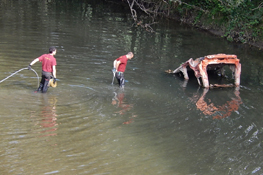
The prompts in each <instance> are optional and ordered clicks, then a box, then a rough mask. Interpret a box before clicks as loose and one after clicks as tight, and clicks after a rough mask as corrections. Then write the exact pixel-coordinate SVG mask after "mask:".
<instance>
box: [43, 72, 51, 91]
mask: <svg viewBox="0 0 263 175" xmlns="http://www.w3.org/2000/svg"><path fill="white" fill-rule="evenodd" d="M43 74H44V75H45V79H44V84H43V88H42V92H43V93H46V92H47V90H48V84H49V80H50V79H51V73H50V72H44V73H43Z"/></svg>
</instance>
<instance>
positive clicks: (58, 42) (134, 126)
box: [0, 0, 263, 175]
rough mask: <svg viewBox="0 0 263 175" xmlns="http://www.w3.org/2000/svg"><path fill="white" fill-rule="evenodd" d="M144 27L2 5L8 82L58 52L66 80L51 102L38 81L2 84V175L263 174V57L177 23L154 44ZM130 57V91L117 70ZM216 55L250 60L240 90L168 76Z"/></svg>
mask: <svg viewBox="0 0 263 175" xmlns="http://www.w3.org/2000/svg"><path fill="white" fill-rule="evenodd" d="M132 22H133V21H132V19H131V18H130V14H129V9H128V8H127V9H125V8H123V7H119V6H117V5H116V4H107V3H105V2H104V3H103V2H102V1H101V2H100V1H98V2H97V1H96V2H95V1H88V0H87V1H74V2H71V1H55V0H49V1H34V0H28V1H15V0H10V1H6V0H1V1H0V61H1V64H0V80H2V79H4V78H5V77H7V76H9V75H10V74H12V73H13V72H15V71H17V70H19V69H21V68H24V67H27V65H28V64H29V63H30V62H31V61H32V60H33V59H34V58H36V57H38V56H40V55H41V54H43V53H46V52H47V50H48V48H49V46H56V47H57V49H58V53H57V55H56V58H57V62H58V66H57V77H58V79H59V81H58V87H56V88H50V89H49V90H48V93H47V94H41V93H34V90H35V89H36V88H37V84H38V80H37V78H36V75H35V74H34V72H32V71H28V70H23V71H21V72H20V73H18V74H16V75H15V76H13V77H11V78H9V79H8V80H6V81H4V82H2V83H0V88H1V90H0V98H1V101H0V133H1V134H0V137H1V143H0V147H1V149H0V174H63V175H69V174H70V175H71V174H127V175H128V174H129V175H130V174H136V175H137V174H167V175H168V174H169V175H170V174H178V175H184V174H202V175H211V174H215V175H218V174H222V175H224V174H262V173H263V170H262V166H263V165H262V162H263V160H262V157H263V155H262V154H263V153H262V141H263V138H262V134H263V127H262V124H263V122H262V119H261V117H262V113H263V109H262V106H261V104H262V102H263V100H262V98H261V93H262V83H263V81H262V71H261V70H262V60H261V59H262V51H259V50H257V49H253V48H248V47H245V46H242V45H239V44H233V43H228V42H227V41H225V40H223V39H221V38H218V37H214V36H211V35H209V34H206V33H205V32H202V31H198V30H196V29H192V28H188V27H185V26H183V25H181V24H179V23H176V22H174V21H163V22H160V23H159V24H158V25H156V26H154V29H155V30H156V33H154V34H152V33H148V32H146V31H144V30H141V29H139V28H134V27H131V26H132ZM128 51H133V52H134V54H135V57H134V58H133V59H132V60H130V61H129V62H128V65H127V69H126V73H125V78H126V80H127V82H126V86H125V89H124V90H120V89H119V88H118V86H117V83H116V81H115V84H114V85H111V81H112V73H111V69H112V62H113V60H114V59H116V58H117V57H119V56H120V55H123V54H126V53H127V52H128ZM216 53H227V54H236V55H237V56H238V57H239V59H240V61H241V63H242V75H241V87H240V88H239V89H238V88H226V89H213V90H209V91H205V90H204V89H202V88H199V86H198V84H197V81H196V80H195V78H193V77H192V78H193V79H190V80H189V82H184V80H183V79H182V77H179V76H173V75H171V74H166V73H165V72H164V70H166V69H175V68H177V67H178V66H179V65H180V64H181V63H182V62H184V61H186V60H187V59H189V58H197V57H200V56H204V55H209V54H216ZM33 68H34V69H35V70H36V71H37V72H38V74H39V75H41V64H40V63H37V64H35V65H34V66H33ZM212 81H220V80H219V79H217V77H214V78H213V80H212ZM222 81H223V82H232V81H233V80H231V79H230V78H226V79H223V80H222Z"/></svg>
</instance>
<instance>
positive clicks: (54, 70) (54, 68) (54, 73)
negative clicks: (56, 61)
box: [52, 66, 57, 78]
mask: <svg viewBox="0 0 263 175" xmlns="http://www.w3.org/2000/svg"><path fill="white" fill-rule="evenodd" d="M52 74H53V77H54V78H57V69H56V66H53V72H52Z"/></svg>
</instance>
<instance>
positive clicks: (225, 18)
mask: <svg viewBox="0 0 263 175" xmlns="http://www.w3.org/2000/svg"><path fill="white" fill-rule="evenodd" d="M106 1H108V0H106ZM108 2H111V3H113V2H114V3H118V4H122V5H123V6H125V8H127V10H130V12H131V16H132V17H133V19H134V21H135V24H137V25H140V26H142V27H144V28H146V30H149V31H152V30H153V29H152V28H151V25H152V24H155V22H158V19H160V18H158V19H157V17H164V18H169V19H172V20H176V21H179V22H181V23H184V24H187V25H189V26H193V27H196V28H198V29H201V30H205V31H207V32H209V33H211V34H213V35H216V36H220V37H224V38H225V39H227V40H228V41H231V42H238V43H243V44H246V45H249V46H253V47H257V48H258V49H260V50H261V49H263V20H262V14H263V8H262V7H263V3H262V2H260V1H253V2H249V1H248V2H247V1H239V2H232V1H231V2H229V1H225V0H221V1H213V0H212V1H209V3H207V2H203V1H198V2H196V1H191V0H190V1H187V2H188V3H185V2H183V1H180V0H166V1H165V0H126V1H124V0H111V1H108ZM142 12H143V13H142ZM145 16H148V19H146V18H145Z"/></svg>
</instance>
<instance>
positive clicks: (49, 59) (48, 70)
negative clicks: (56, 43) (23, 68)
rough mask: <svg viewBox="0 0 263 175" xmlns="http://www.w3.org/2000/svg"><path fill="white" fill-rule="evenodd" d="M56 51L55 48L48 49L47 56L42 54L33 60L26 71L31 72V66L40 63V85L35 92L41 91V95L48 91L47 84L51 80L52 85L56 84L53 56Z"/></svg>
mask: <svg viewBox="0 0 263 175" xmlns="http://www.w3.org/2000/svg"><path fill="white" fill-rule="evenodd" d="M56 53H57V49H56V48H55V47H50V48H49V53H48V54H43V55H41V56H40V57H38V58H36V59H34V60H33V61H32V62H31V63H30V64H29V66H28V69H29V70H31V66H33V65H34V64H35V63H36V62H38V61H40V62H42V79H41V81H40V85H39V87H38V89H37V91H41V92H43V93H45V92H47V90H48V83H49V80H50V79H51V78H53V83H55V82H56V78H57V76H56V72H57V71H56V65H57V61H56V58H55V57H54V55H56Z"/></svg>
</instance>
